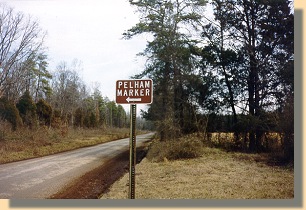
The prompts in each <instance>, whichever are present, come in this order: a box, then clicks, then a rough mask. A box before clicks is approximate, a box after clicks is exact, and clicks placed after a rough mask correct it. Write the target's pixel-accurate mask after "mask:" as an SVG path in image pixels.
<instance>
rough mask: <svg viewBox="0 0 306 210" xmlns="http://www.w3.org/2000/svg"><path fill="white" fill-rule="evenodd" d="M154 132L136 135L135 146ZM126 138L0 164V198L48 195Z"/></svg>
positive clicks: (124, 146) (119, 149)
mask: <svg viewBox="0 0 306 210" xmlns="http://www.w3.org/2000/svg"><path fill="white" fill-rule="evenodd" d="M153 135H154V133H149V134H144V135H139V136H137V138H136V139H137V140H136V143H137V146H141V145H142V144H143V143H145V142H147V141H149V140H150V139H151V138H152V137H153ZM128 147H129V139H128V138H126V139H121V140H117V141H113V142H109V143H104V144H100V145H97V146H92V147H86V148H82V149H77V150H73V151H70V152H64V153H60V154H56V155H50V156H47V157H42V158H36V159H31V160H25V161H19V162H15V163H8V164H2V165H0V199H10V198H22V199H24V198H26V199H32V198H48V197H50V196H51V195H53V194H55V193H57V192H58V191H59V190H61V189H62V188H64V187H65V186H67V185H69V183H70V182H72V181H73V180H75V179H77V178H78V177H80V176H82V175H84V174H85V173H87V172H89V171H91V170H94V169H95V168H98V167H100V166H102V165H103V164H104V163H106V162H107V161H109V160H110V159H112V158H115V157H116V156H118V155H119V154H121V153H123V152H124V151H127V150H128Z"/></svg>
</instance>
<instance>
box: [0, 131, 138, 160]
mask: <svg viewBox="0 0 306 210" xmlns="http://www.w3.org/2000/svg"><path fill="white" fill-rule="evenodd" d="M141 133H142V132H141V131H140V132H139V133H138V134H141ZM127 137H129V129H128V128H122V129H118V128H111V129H72V128H70V129H67V130H65V131H64V133H63V131H62V130H54V129H47V128H40V129H38V130H35V131H33V130H32V131H29V130H20V131H16V132H14V133H9V134H7V135H6V136H5V138H4V139H2V140H0V164H2V163H9V162H14V161H19V160H25V159H30V158H35V157H42V156H46V155H50V154H56V153H60V152H64V151H69V150H73V149H77V148H82V147H87V146H93V145H97V144H101V143H105V142H109V141H113V140H117V139H121V138H127Z"/></svg>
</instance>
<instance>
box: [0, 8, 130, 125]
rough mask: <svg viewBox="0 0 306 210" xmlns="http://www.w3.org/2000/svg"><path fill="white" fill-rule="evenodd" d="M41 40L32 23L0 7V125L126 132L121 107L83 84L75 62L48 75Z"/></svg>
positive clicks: (27, 18)
mask: <svg viewBox="0 0 306 210" xmlns="http://www.w3.org/2000/svg"><path fill="white" fill-rule="evenodd" d="M45 34H46V33H45V32H44V31H43V30H42V29H41V28H40V27H39V25H38V23H37V22H36V21H34V20H32V19H31V18H30V17H28V16H26V15H24V14H22V13H20V12H15V11H14V10H13V9H12V8H10V7H8V6H7V5H6V4H2V3H0V122H4V121H6V122H8V123H9V124H10V125H11V126H12V129H13V130H16V129H18V127H21V126H26V127H28V128H30V129H33V128H37V127H38V126H40V125H43V126H52V127H55V128H59V127H62V126H75V127H85V128H94V127H126V126H127V119H128V117H127V115H126V113H125V110H124V109H123V107H122V106H120V105H116V104H115V102H113V101H110V100H109V99H108V98H106V97H102V94H101V92H100V91H99V89H98V87H95V88H93V91H89V88H88V87H87V86H86V85H85V83H84V82H83V81H82V80H81V78H80V76H79V74H78V72H79V70H80V68H81V63H80V62H79V61H77V60H75V61H73V62H72V64H70V65H68V64H67V63H66V62H61V63H60V64H59V65H58V66H57V68H56V70H54V71H53V72H50V71H48V62H47V59H48V58H47V54H46V53H45V50H44V49H45V48H44V46H43V41H44V37H45Z"/></svg>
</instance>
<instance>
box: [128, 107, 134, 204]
mask: <svg viewBox="0 0 306 210" xmlns="http://www.w3.org/2000/svg"><path fill="white" fill-rule="evenodd" d="M130 119H131V120H130V176H129V199H135V165H136V132H135V131H136V104H131V108H130Z"/></svg>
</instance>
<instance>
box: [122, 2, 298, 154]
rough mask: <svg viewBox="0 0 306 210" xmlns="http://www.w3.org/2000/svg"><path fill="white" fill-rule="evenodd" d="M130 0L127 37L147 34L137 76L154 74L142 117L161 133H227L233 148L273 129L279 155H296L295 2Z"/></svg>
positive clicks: (254, 147)
mask: <svg viewBox="0 0 306 210" xmlns="http://www.w3.org/2000/svg"><path fill="white" fill-rule="evenodd" d="M129 2H130V4H131V5H132V6H134V7H135V9H136V11H137V12H138V13H139V15H140V18H139V23H137V24H136V25H135V26H134V27H132V28H130V29H129V30H127V31H126V32H125V33H124V37H125V38H126V39H131V38H132V37H134V36H136V35H140V34H150V37H151V39H150V40H149V41H148V43H147V47H146V49H145V50H144V51H143V52H142V53H140V55H142V56H145V57H146V58H147V63H146V67H145V69H144V71H143V72H142V73H141V74H139V75H136V76H135V77H136V78H142V77H149V78H151V79H153V80H154V84H155V87H154V91H155V92H154V103H153V104H152V105H150V108H149V110H148V111H146V112H144V113H143V116H144V117H145V118H146V119H148V120H152V121H155V122H156V128H157V130H158V131H159V134H160V137H161V140H167V139H173V138H177V137H180V136H181V135H183V134H188V133H192V132H196V131H197V132H198V131H201V132H204V133H208V132H232V133H234V140H233V144H232V145H231V146H232V149H240V150H244V151H249V152H262V151H268V149H269V148H268V147H267V146H266V145H267V144H265V142H266V141H267V135H268V134H269V133H270V134H271V133H278V134H280V136H281V137H280V138H281V139H280V142H281V143H280V144H281V146H282V152H283V153H282V154H283V157H285V158H286V159H288V160H289V159H291V160H292V159H293V138H294V133H293V130H294V129H293V128H294V127H293V126H294V123H293V102H294V100H293V98H294V90H293V87H294V82H293V75H294V65H293V62H294V51H293V36H294V34H293V33H294V30H293V25H294V24H293V20H294V14H293V9H292V2H290V1H288V0H264V1H263V0H262V1H261V0H214V1H205V0H165V1H162V0H139V1H133V0H130V1H129ZM210 11H212V12H210ZM160 110H163V111H162V112H161V111H160ZM208 136H209V135H208Z"/></svg>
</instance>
